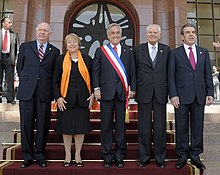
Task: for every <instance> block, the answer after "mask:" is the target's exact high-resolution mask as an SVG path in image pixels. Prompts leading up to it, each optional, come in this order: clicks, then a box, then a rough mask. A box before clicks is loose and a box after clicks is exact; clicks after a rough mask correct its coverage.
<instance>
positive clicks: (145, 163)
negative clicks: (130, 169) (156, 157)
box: [138, 160, 150, 167]
mask: <svg viewBox="0 0 220 175" xmlns="http://www.w3.org/2000/svg"><path fill="white" fill-rule="evenodd" d="M149 163H150V160H148V161H146V162H142V161H140V163H139V164H138V166H139V167H143V166H146V165H147V164H149Z"/></svg>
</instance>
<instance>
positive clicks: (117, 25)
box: [107, 23, 122, 35]
mask: <svg viewBox="0 0 220 175" xmlns="http://www.w3.org/2000/svg"><path fill="white" fill-rule="evenodd" d="M114 26H116V27H118V28H119V30H120V34H121V35H122V29H121V27H120V26H119V24H117V23H112V24H110V25H109V26H108V28H107V35H108V33H109V31H110V30H111V28H112V27H114Z"/></svg>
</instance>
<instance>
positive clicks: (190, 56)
mask: <svg viewBox="0 0 220 175" xmlns="http://www.w3.org/2000/svg"><path fill="white" fill-rule="evenodd" d="M189 50H190V51H189V61H190V63H191V65H192V68H193V70H195V69H196V61H195V57H194V54H193V51H192V47H189Z"/></svg>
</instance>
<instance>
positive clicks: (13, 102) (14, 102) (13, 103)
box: [7, 101, 16, 105]
mask: <svg viewBox="0 0 220 175" xmlns="http://www.w3.org/2000/svg"><path fill="white" fill-rule="evenodd" d="M7 103H11V104H12V105H15V104H16V101H7Z"/></svg>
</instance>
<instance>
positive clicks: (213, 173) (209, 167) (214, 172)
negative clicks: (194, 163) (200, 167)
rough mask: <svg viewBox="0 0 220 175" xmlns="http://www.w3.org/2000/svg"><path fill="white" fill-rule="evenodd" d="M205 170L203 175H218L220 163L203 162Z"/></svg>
mask: <svg viewBox="0 0 220 175" xmlns="http://www.w3.org/2000/svg"><path fill="white" fill-rule="evenodd" d="M204 164H205V165H206V169H205V170H204V172H203V175H219V174H220V161H204Z"/></svg>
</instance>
